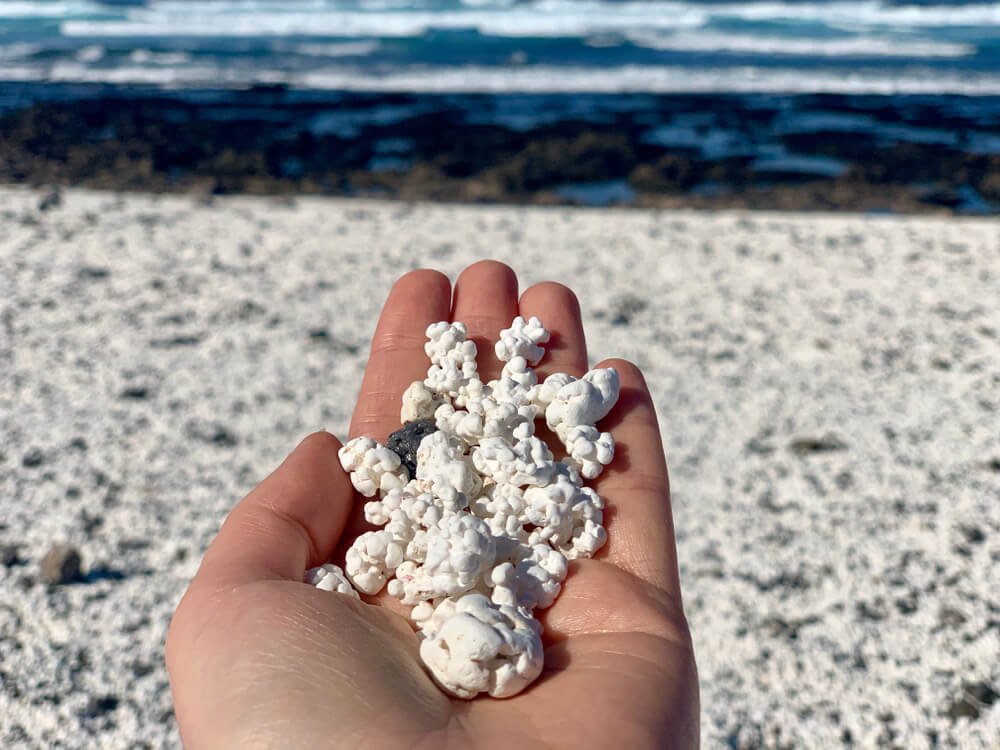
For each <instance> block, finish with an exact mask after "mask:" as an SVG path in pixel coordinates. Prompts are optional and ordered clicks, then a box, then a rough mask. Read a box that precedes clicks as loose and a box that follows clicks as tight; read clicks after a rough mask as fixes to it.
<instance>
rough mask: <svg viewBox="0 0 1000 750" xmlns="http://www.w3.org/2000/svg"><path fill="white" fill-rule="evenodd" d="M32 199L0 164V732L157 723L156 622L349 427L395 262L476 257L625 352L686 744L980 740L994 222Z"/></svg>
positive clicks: (993, 701) (65, 739)
mask: <svg viewBox="0 0 1000 750" xmlns="http://www.w3.org/2000/svg"><path fill="white" fill-rule="evenodd" d="M39 202H40V194H38V193H33V192H29V191H27V190H18V189H10V188H6V189H2V190H0V552H2V553H3V554H2V558H0V563H2V564H0V686H2V691H0V746H2V747H4V748H11V749H13V748H36V747H37V748H55V747H70V748H76V747H108V748H140V747H153V748H159V747H176V746H178V745H179V740H178V737H177V733H176V728H175V725H174V721H173V716H172V712H171V697H170V690H169V685H168V681H167V675H166V671H165V669H164V667H163V641H164V635H165V632H166V629H167V625H168V623H169V620H170V616H171V613H172V612H173V609H174V606H175V605H176V603H177V601H178V599H179V597H180V596H181V594H182V593H183V591H184V589H185V586H186V585H187V582H188V580H189V579H190V577H191V576H192V575H193V574H194V572H195V570H196V568H197V565H198V562H199V559H200V557H201V555H202V553H203V551H204V550H205V548H206V546H207V545H208V543H209V542H210V541H211V539H212V537H213V535H214V533H215V532H216V530H217V528H218V526H219V524H220V522H221V520H222V519H223V517H224V516H225V514H226V513H227V511H228V510H229V509H230V508H231V507H232V506H233V504H234V503H235V502H236V501H237V500H238V499H239V498H240V497H241V496H242V495H243V494H244V493H245V492H246V491H248V490H249V489H250V488H251V487H253V486H254V484H255V483H256V482H257V481H258V480H259V479H260V478H261V477H262V476H263V475H264V474H266V473H267V472H268V471H269V470H270V469H271V468H272V467H273V466H274V465H276V464H277V462H278V461H279V460H280V459H281V458H282V457H283V456H284V455H285V454H286V453H287V452H288V451H289V450H290V449H291V448H292V447H293V446H294V445H295V443H296V442H297V441H298V440H299V439H300V438H301V437H303V436H304V435H306V434H307V433H308V432H310V431H312V430H315V429H318V428H327V429H329V430H331V431H333V432H335V433H338V434H340V435H344V433H345V431H346V426H347V423H348V419H349V415H350V410H351V407H352V404H353V401H354V398H355V396H356V394H357V390H358V387H359V385H360V381H361V375H362V371H363V368H364V363H365V356H366V350H367V346H368V343H369V337H370V335H371V331H372V329H373V326H374V323H375V320H376V317H377V314H378V311H379V309H380V306H381V302H382V300H383V299H384V297H385V294H386V293H387V291H388V289H389V287H390V285H391V283H392V281H393V280H394V279H395V278H396V277H397V276H399V275H400V274H401V273H402V272H404V271H406V270H408V269H410V268H416V267H420V266H432V267H436V268H439V269H441V270H444V271H445V272H447V273H448V274H449V275H450V276H451V277H452V278H453V279H454V278H455V277H456V276H457V274H458V272H459V271H460V270H461V269H462V268H463V267H464V266H465V265H466V264H467V263H469V262H470V261H473V260H475V259H478V258H482V257H494V258H498V259H501V260H504V261H506V262H508V263H510V264H511V265H512V266H513V267H514V268H515V269H516V270H517V271H518V273H519V274H520V276H521V278H522V281H523V283H524V285H525V286H527V285H528V284H530V283H533V282H536V281H541V280H544V279H556V280H559V281H563V282H565V283H567V284H570V285H571V286H573V287H574V288H575V289H576V291H577V293H578V294H579V296H580V299H581V302H582V307H583V311H584V320H585V325H586V328H587V333H588V336H589V341H590V345H591V355H592V358H593V360H594V361H596V360H598V359H601V358H603V357H605V356H611V355H620V356H624V357H628V358H631V359H633V360H635V361H636V362H638V363H639V364H640V365H641V366H642V367H643V368H644V369H645V372H646V375H647V379H648V381H649V383H650V385H651V388H652V390H653V394H654V397H655V399H656V403H657V407H658V409H659V413H660V417H661V420H662V425H663V432H664V440H665V444H666V446H667V451H668V458H669V460H670V465H671V475H672V484H673V491H674V508H675V515H676V525H677V530H678V536H679V539H678V541H679V552H680V562H681V572H682V580H683V586H684V594H685V598H686V604H687V608H688V612H689V616H690V620H691V626H692V630H693V633H694V638H695V642H696V646H697V656H698V662H699V666H700V670H701V681H702V703H703V717H702V733H703V739H704V743H703V744H704V746H705V747H707V748H716V747H721V748H758V747H760V748H764V747H766V748H778V747H782V748H784V747H789V748H800V747H801V748H833V747H840V746H845V747H847V746H854V747H900V748H922V747H962V748H977V747H998V746H1000V745H998V742H1000V739H998V738H1000V700H998V693H1000V586H998V581H1000V574H998V570H1000V429H998V425H1000V413H998V410H1000V304H998V290H1000V270H998V269H1000V222H998V221H995V220H994V221H987V220H954V219H947V220H942V219H917V218H905V219H902V218H891V217H878V218H875V217H860V216H819V215H814V216H806V215H792V214H784V215H782V214H736V213H733V214H726V213H721V214H699V213H694V212H640V211H628V212H626V211H591V210H575V209H573V210H571V209H515V208H476V207H455V206H447V205H444V206H428V205H407V204H402V203H396V204H378V203H362V202H343V201H328V200H300V201H297V202H294V203H288V202H283V203H279V202H274V201H269V200H265V199H227V200H219V201H216V202H215V203H214V204H212V205H206V204H204V203H198V202H194V201H192V200H191V199H187V198H179V197H171V198H165V197H164V198H156V197H148V196H125V197H118V196H114V195H111V194H97V193H85V192H70V193H68V194H66V195H64V196H63V198H62V201H61V204H60V205H56V206H53V207H51V208H49V209H48V210H46V211H41V210H40V209H39ZM60 541H65V542H70V543H72V544H73V545H75V546H76V547H77V548H78V549H79V551H80V552H81V554H82V557H83V565H84V571H83V572H84V576H83V578H82V580H80V581H78V582H75V583H70V584H65V585H55V586H47V585H45V584H44V583H42V582H40V580H39V579H40V561H41V558H42V557H43V555H44V554H45V552H46V551H47V550H48V549H49V548H50V546H51V545H52V544H53V543H55V542H60Z"/></svg>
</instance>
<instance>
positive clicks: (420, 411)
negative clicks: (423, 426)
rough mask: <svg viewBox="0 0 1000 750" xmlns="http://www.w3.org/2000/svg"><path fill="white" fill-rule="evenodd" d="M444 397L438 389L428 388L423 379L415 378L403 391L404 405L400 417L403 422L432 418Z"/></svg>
mask: <svg viewBox="0 0 1000 750" xmlns="http://www.w3.org/2000/svg"><path fill="white" fill-rule="evenodd" d="M442 403H444V398H443V397H442V395H441V394H440V393H438V392H437V391H433V390H431V389H430V388H428V387H427V386H426V385H425V384H424V382H423V381H422V380H415V381H414V382H412V383H410V385H409V387H408V388H407V389H406V390H405V391H404V392H403V407H402V409H400V416H399V419H400V421H401V422H402V423H403V424H406V423H407V422H415V421H416V420H418V419H432V418H433V417H434V412H435V411H436V410H437V408H438V407H439V406H441V404H442Z"/></svg>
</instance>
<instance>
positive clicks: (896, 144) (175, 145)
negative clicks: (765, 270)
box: [0, 88, 1000, 214]
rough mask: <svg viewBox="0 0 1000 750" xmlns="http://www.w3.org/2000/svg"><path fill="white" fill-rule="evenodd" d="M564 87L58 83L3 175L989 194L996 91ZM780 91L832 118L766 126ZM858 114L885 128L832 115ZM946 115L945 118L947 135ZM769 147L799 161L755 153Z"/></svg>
mask: <svg viewBox="0 0 1000 750" xmlns="http://www.w3.org/2000/svg"><path fill="white" fill-rule="evenodd" d="M515 99H516V101H515ZM571 99H572V97H570V96H569V95H562V99H560V100H559V101H555V98H554V97H544V96H539V97H535V100H531V97H511V96H506V97H504V96H490V95H462V96H443V95H434V96H431V95H419V96H418V95H406V94H388V95H385V94H381V95H374V94H372V95H366V94H329V95H326V96H322V95H315V96H312V97H308V96H295V95H294V94H293V92H288V91H286V90H284V89H282V88H260V89H253V90H251V91H246V92H226V93H224V94H219V95H204V96H200V97H199V96H194V95H190V94H188V95H185V96H183V97H182V96H180V95H171V94H165V93H157V92H129V91H124V90H109V91H104V92H99V93H98V94H97V95H88V96H85V97H80V98H71V97H60V98H53V99H50V100H47V101H34V102H32V103H27V104H26V105H24V106H21V107H15V108H9V109H8V110H7V111H6V112H5V113H3V114H2V116H0V182H6V183H18V184H29V185H35V186H38V185H48V184H58V185H70V186H80V187H87V188H95V189H106V190H134V191H153V192H187V193H194V194H198V195H204V196H210V195H223V194H236V193H245V194H278V195H284V194H321V195H339V196H358V197H377V198H389V199H400V200H434V201H458V202H477V203H482V202H485V203H535V204H556V203H563V204H565V203H589V204H610V203H626V204H630V205H636V206H652V207H684V206H686V207H697V208H754V209H781V210H807V211H808V210H822V211H836V210H848V211H875V212H898V213H928V212H937V213H982V214H991V213H997V212H998V211H1000V146H997V147H996V148H995V149H993V150H991V149H983V148H982V147H981V146H978V145H976V143H974V142H973V141H972V140H971V139H970V138H969V137H967V134H972V135H974V136H976V137H977V138H980V139H983V138H986V139H990V142H991V143H992V142H996V143H1000V114H998V113H1000V105H994V106H993V107H992V108H990V107H986V108H983V107H978V108H977V107H976V106H971V107H964V108H963V107H962V106H956V101H953V100H948V99H943V98H941V97H937V98H936V99H935V100H933V101H931V100H922V99H920V98H915V97H910V98H907V97H894V98H893V97H871V96H868V97H859V96H854V97H852V96H808V97H807V96H799V97H772V98H771V99H769V98H767V97H757V98H750V97H740V96H696V95H690V96H657V97H649V96H644V97H632V98H631V99H630V98H629V97H618V102H617V104H614V106H612V105H611V104H610V102H611V100H612V99H613V97H605V98H604V100H602V99H601V97H593V96H592V97H589V98H588V100H589V101H594V102H597V104H596V105H595V108H594V109H593V110H592V111H587V112H585V113H584V114H580V113H579V112H577V113H574V112H573V107H572V106H567V102H569V101H570V100H571ZM954 99H955V100H957V104H962V103H963V102H962V100H961V98H958V97H956V98H954ZM605 100H607V101H605ZM526 103H527V106H528V108H529V109H532V108H534V111H535V112H536V113H537V112H546V111H547V108H550V107H553V108H555V107H559V106H562V107H565V108H566V114H565V115H562V114H560V113H559V112H558V111H555V109H553V113H552V114H550V116H548V117H541V118H538V119H539V120H540V123H539V124H537V125H534V126H531V127H530V128H528V129H524V128H522V127H518V126H517V125H516V123H515V125H513V126H512V125H511V124H510V122H509V121H510V119H511V118H510V117H507V116H506V112H507V110H509V109H510V108H511V107H512V106H513V104H517V105H519V106H521V107H522V108H523V107H524V106H525V105H526ZM632 104H635V106H632ZM790 104H791V109H792V110H794V111H796V112H802V113H809V114H810V115H812V116H815V114H816V113H820V114H821V115H822V116H823V117H826V118H827V121H828V122H830V123H832V125H831V126H829V127H824V126H823V125H819V126H817V127H814V128H807V129H798V130H795V129H784V130H782V129H781V128H779V127H776V125H775V123H776V122H778V121H779V120H780V119H781V118H782V117H783V116H785V115H786V114H787V113H788V111H789V109H790ZM605 105H607V106H605ZM578 109H582V108H580V107H578ZM984 111H985V112H986V114H985V115H984V114H983V112H984ZM963 112H964V113H965V114H963ZM969 112H973V113H975V114H968V113H969ZM685 118H686V120H685ZM852 118H854V120H857V119H859V118H865V119H866V120H867V121H871V122H874V123H876V124H877V126H878V127H876V128H873V129H870V130H858V129H856V128H844V129H838V127H837V123H840V122H848V123H850V122H851V121H852ZM692 119H693V120H696V121H697V123H698V124H697V125H696V126H694V127H693V128H691V129H689V130H691V132H693V133H695V141H694V142H691V143H680V144H676V143H666V144H664V143H657V142H655V139H650V137H649V133H650V132H651V128H652V129H655V128H656V127H657V126H660V125H662V126H663V127H665V128H667V129H668V131H669V129H670V128H674V129H675V130H676V127H677V123H678V122H682V121H691V120H692ZM885 132H892V133H895V134H896V135H894V136H893V137H892V138H886V136H885ZM720 133H722V134H724V137H726V138H735V139H737V140H738V141H739V142H740V143H744V144H747V145H748V147H747V148H745V149H744V150H743V152H742V153H740V152H739V149H736V150H735V151H736V152H735V153H734V150H733V149H729V150H728V151H727V150H726V149H723V150H722V152H721V153H720V154H718V155H715V156H713V155H712V154H710V153H708V154H706V149H704V148H703V147H701V146H700V145H699V140H700V139H702V138H704V139H705V141H706V142H707V141H708V140H710V139H711V138H713V137H719V134H720ZM899 133H902V135H899ZM908 133H909V134H913V135H912V137H910V138H908V137H907V134H908ZM942 133H943V134H945V135H946V136H947V135H954V136H955V137H954V139H953V142H948V140H949V139H948V138H947V137H941V136H940V134H942ZM927 134H931V137H928V136H927ZM775 151H778V152H779V153H780V155H782V156H784V157H792V159H791V160H789V159H788V158H778V159H772V160H771V162H770V163H769V162H768V161H767V159H762V155H766V154H767V153H769V152H775ZM796 160H798V163H796ZM801 164H804V165H805V166H804V167H803V166H801ZM829 165H832V167H831V166H829Z"/></svg>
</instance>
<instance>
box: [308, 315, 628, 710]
mask: <svg viewBox="0 0 1000 750" xmlns="http://www.w3.org/2000/svg"><path fill="white" fill-rule="evenodd" d="M466 334H467V331H466V327H465V326H464V325H463V324H461V323H446V322H443V323H435V324H433V325H431V326H429V327H428V328H427V338H428V343H427V344H426V346H425V351H426V352H427V356H428V357H429V358H430V360H431V366H430V368H429V369H428V371H427V378H426V379H425V380H423V381H416V382H414V383H412V384H411V385H410V387H409V388H407V389H406V391H405V393H404V394H403V403H402V408H401V418H402V421H403V422H404V423H408V422H412V421H416V420H428V421H429V422H432V423H433V425H424V426H419V429H418V430H417V431H416V432H414V430H412V429H410V428H409V427H408V428H407V430H404V431H401V433H400V434H399V435H394V436H393V437H392V438H391V439H390V444H392V445H394V446H403V447H401V448H399V449H400V450H401V452H404V453H406V456H407V459H406V460H407V461H410V462H413V461H414V459H415V464H414V463H409V464H407V465H408V466H410V468H411V470H413V471H414V476H413V477H409V476H408V475H407V469H406V466H404V465H403V464H402V459H401V457H400V456H397V455H396V454H395V453H393V452H392V451H390V450H388V449H387V448H385V447H383V446H381V445H379V444H378V443H376V442H375V441H374V440H371V439H369V438H356V439H355V440H352V441H350V442H349V443H348V444H347V445H345V446H344V448H343V449H341V452H340V459H341V464H342V465H343V467H344V469H345V470H346V471H349V472H350V473H351V481H352V483H353V484H354V486H355V487H356V488H357V489H358V491H359V492H361V493H362V494H364V495H365V496H367V497H371V498H372V500H370V501H369V502H367V503H366V504H365V506H364V512H365V520H367V521H368V522H369V523H371V524H373V525H375V526H379V527H381V528H380V529H379V530H377V531H369V532H366V533H364V534H361V535H360V536H359V537H358V538H357V539H356V540H355V542H354V544H353V545H352V546H351V547H350V548H349V549H348V551H347V554H346V560H345V569H346V570H345V571H344V572H341V571H340V569H339V568H336V567H335V566H324V567H323V568H316V569H313V570H312V571H310V572H309V574H308V579H307V580H309V581H310V582H311V583H314V584H315V585H317V586H320V587H322V588H329V589H330V590H337V591H343V592H344V593H353V589H351V586H350V584H349V583H348V581H349V582H350V583H353V584H354V586H355V587H356V588H357V589H358V590H360V591H362V592H363V593H366V594H375V593H377V592H378V591H380V590H381V589H382V587H383V586H385V585H386V583H387V582H388V593H389V594H390V595H391V596H394V597H398V598H399V599H400V600H401V601H402V603H403V604H408V605H414V606H413V609H412V612H411V615H410V617H411V619H412V621H413V623H414V624H415V625H416V627H417V634H418V637H419V638H420V639H421V646H420V655H421V659H422V660H423V661H424V663H425V665H426V666H427V668H428V670H429V671H430V673H431V675H432V676H433V678H434V679H435V680H436V681H437V683H438V684H439V685H440V686H441V687H442V689H444V690H445V691H446V692H448V693H450V694H452V695H455V696H459V697H462V698H472V697H475V696H476V695H477V694H479V693H483V692H485V693H489V694H490V695H491V696H494V697H498V698H502V697H508V696H511V695H515V694H516V693H518V692H520V691H521V690H523V689H524V688H525V687H526V686H527V685H528V684H530V683H531V681H532V680H534V679H535V678H536V677H537V676H538V674H539V673H540V672H541V668H542V659H543V656H542V653H543V652H542V644H541V637H540V636H541V625H540V624H539V622H538V621H537V620H536V619H535V618H534V617H533V615H532V612H533V610H534V609H536V608H542V609H544V608H546V607H549V606H551V605H552V603H553V602H554V601H555V599H556V597H557V596H558V595H559V592H560V590H561V589H562V583H563V581H564V580H565V578H566V574H567V570H568V562H569V560H573V559H577V558H580V557H589V556H591V555H593V554H594V553H595V552H596V551H597V550H598V549H600V547H601V545H603V544H604V543H605V541H606V539H607V535H606V533H605V531H604V527H603V508H604V501H603V500H602V499H601V497H600V496H599V495H598V494H597V493H596V492H594V490H593V489H591V488H589V487H586V486H584V484H583V479H584V478H587V479H592V478H594V477H596V476H597V475H598V474H599V473H600V472H601V470H602V469H603V468H604V466H606V465H607V464H608V463H610V462H611V460H612V458H613V456H614V439H613V438H612V436H611V435H610V434H609V433H607V432H601V431H600V430H598V429H597V427H596V422H597V421H598V420H600V419H602V418H603V417H604V416H606V415H607V414H608V412H609V411H610V410H611V408H612V406H613V405H614V403H615V400H616V399H617V396H618V375H617V373H616V372H615V371H614V370H610V369H605V370H592V371H591V372H588V373H587V374H586V375H584V376H583V378H580V379H577V378H574V377H573V376H571V375H567V374H565V373H556V374H554V375H550V376H549V377H547V378H546V379H545V381H544V382H542V383H539V382H538V378H537V375H536V374H535V371H534V370H533V369H532V368H533V367H534V366H535V365H537V364H538V363H539V362H540V361H541V358H542V357H543V356H544V350H543V348H542V347H541V344H544V343H546V342H547V341H548V340H549V334H548V332H547V331H546V330H545V329H544V328H543V327H542V324H541V322H540V321H539V320H538V319H537V318H531V319H530V320H528V321H525V320H524V319H523V318H516V319H515V320H514V321H513V323H512V324H511V327H510V328H508V329H505V330H504V331H502V332H501V334H500V341H498V342H497V344H496V347H495V351H496V355H497V357H498V358H499V359H501V360H502V361H504V362H505V365H504V368H503V371H502V373H501V376H500V378H498V379H497V380H493V381H491V382H489V383H488V384H484V383H483V382H482V381H481V380H480V379H479V375H478V370H477V367H476V346H475V344H474V343H473V342H471V341H469V340H468V339H467V337H466ZM543 417H544V419H545V421H546V423H547V425H548V426H549V428H550V429H551V430H553V431H554V432H555V433H556V435H557V436H558V437H559V439H560V440H561V441H562V442H563V444H564V445H565V448H566V453H567V456H566V459H565V461H564V462H561V461H557V460H555V458H554V457H553V454H552V452H551V450H550V449H549V446H547V445H546V444H545V442H544V441H543V440H541V439H540V438H539V437H537V436H536V434H535V420H536V419H540V418H543ZM433 426H436V427H437V431H435V432H430V433H429V434H427V430H428V429H433ZM407 441H409V442H407ZM417 441H419V443H418V442H417ZM414 466H415V468H414ZM376 495H377V497H376ZM355 595H356V593H355Z"/></svg>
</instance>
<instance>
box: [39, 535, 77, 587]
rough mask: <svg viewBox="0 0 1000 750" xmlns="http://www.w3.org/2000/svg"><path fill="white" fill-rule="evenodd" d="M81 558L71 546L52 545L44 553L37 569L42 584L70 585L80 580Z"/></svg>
mask: <svg viewBox="0 0 1000 750" xmlns="http://www.w3.org/2000/svg"><path fill="white" fill-rule="evenodd" d="M81 563H82V558H81V557H80V552H79V550H77V548H76V547H74V546H73V545H71V544H54V545H52V547H50V548H49V551H48V552H46V553H45V557H43V558H42V562H41V565H40V569H39V577H40V578H41V580H42V581H43V582H44V583H49V584H53V585H58V584H63V583H72V582H73V581H78V580H80V579H81V578H82V570H81Z"/></svg>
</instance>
